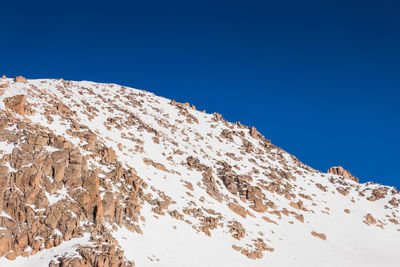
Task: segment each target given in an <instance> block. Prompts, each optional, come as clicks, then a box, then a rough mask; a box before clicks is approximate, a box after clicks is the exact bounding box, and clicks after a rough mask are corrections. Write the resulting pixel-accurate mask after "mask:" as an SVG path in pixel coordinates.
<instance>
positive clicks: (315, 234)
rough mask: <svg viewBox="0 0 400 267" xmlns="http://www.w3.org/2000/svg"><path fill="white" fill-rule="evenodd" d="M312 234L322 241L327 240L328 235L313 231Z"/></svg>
mask: <svg viewBox="0 0 400 267" xmlns="http://www.w3.org/2000/svg"><path fill="white" fill-rule="evenodd" d="M311 234H312V235H313V236H315V237H318V238H321V239H322V240H326V235H325V234H322V233H317V232H315V231H312V232H311Z"/></svg>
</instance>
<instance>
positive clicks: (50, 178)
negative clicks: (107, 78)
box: [0, 77, 400, 267]
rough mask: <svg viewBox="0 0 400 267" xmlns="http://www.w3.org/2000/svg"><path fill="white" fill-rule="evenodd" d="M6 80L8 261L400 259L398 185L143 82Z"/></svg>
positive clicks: (2, 162)
mask: <svg viewBox="0 0 400 267" xmlns="http://www.w3.org/2000/svg"><path fill="white" fill-rule="evenodd" d="M0 83H1V85H4V84H7V86H5V87H2V88H3V89H1V90H2V91H0V92H2V93H0V266H10V267H14V266H18V267H28V266H32V265H36V266H54V267H56V266H57V267H60V266H133V265H134V264H136V266H152V265H159V266H240V267H242V266H266V265H271V266H398V247H400V225H399V221H400V214H399V213H400V212H399V205H400V193H399V192H398V191H397V190H396V189H395V188H393V187H389V186H382V185H379V184H374V183H366V184H360V183H356V182H355V181H358V179H357V178H355V177H354V176H352V175H351V173H350V172H348V171H346V170H344V169H343V168H342V167H333V168H331V169H329V170H328V173H321V172H318V171H316V170H314V169H312V168H311V167H309V166H306V165H304V164H303V163H301V162H300V161H299V160H297V159H296V157H294V156H293V155H290V154H288V153H286V152H285V151H283V150H282V149H280V148H278V147H276V146H274V145H273V144H271V142H270V141H269V140H268V139H266V138H265V137H264V136H263V135H262V134H261V133H259V132H258V131H257V130H256V128H255V127H250V128H249V127H247V126H244V125H242V124H240V123H230V122H228V121H226V120H224V119H223V117H222V115H220V114H218V113H214V114H207V113H204V112H199V111H197V110H196V109H195V107H194V106H193V105H192V106H191V105H190V104H189V103H178V102H176V101H174V100H168V99H165V98H162V97H157V96H155V95H154V94H152V93H148V92H145V91H141V90H136V89H132V88H127V87H124V86H119V85H114V84H99V83H92V82H73V81H65V80H62V79H61V80H26V79H25V78H23V77H16V78H15V80H14V79H7V78H6V77H4V78H2V79H1V82H0ZM21 115H22V116H21ZM317 230H318V231H317ZM310 233H311V234H310ZM367 237H373V238H367Z"/></svg>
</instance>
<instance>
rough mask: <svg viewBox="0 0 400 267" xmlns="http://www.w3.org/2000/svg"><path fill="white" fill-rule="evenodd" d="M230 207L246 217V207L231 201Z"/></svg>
mask: <svg viewBox="0 0 400 267" xmlns="http://www.w3.org/2000/svg"><path fill="white" fill-rule="evenodd" d="M228 207H229V208H230V209H231V210H232V211H233V212H234V213H236V214H238V215H240V216H242V217H243V218H246V209H245V208H244V207H242V206H240V205H239V204H235V203H233V202H230V203H229V204H228Z"/></svg>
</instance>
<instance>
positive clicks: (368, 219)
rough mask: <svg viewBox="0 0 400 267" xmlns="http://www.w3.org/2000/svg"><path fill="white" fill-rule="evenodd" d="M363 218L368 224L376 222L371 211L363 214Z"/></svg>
mask: <svg viewBox="0 0 400 267" xmlns="http://www.w3.org/2000/svg"><path fill="white" fill-rule="evenodd" d="M365 220H366V221H367V222H368V223H369V224H376V220H375V218H374V216H372V214H371V213H368V214H367V215H366V216H365Z"/></svg>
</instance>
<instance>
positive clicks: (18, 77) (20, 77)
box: [14, 76, 28, 83]
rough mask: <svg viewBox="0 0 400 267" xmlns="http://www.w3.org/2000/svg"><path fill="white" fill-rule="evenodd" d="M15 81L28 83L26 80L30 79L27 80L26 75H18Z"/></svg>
mask: <svg viewBox="0 0 400 267" xmlns="http://www.w3.org/2000/svg"><path fill="white" fill-rule="evenodd" d="M14 82H17V83H26V82H28V81H27V80H26V78H25V77H22V76H17V77H15V78H14Z"/></svg>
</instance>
